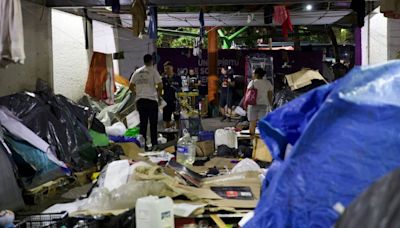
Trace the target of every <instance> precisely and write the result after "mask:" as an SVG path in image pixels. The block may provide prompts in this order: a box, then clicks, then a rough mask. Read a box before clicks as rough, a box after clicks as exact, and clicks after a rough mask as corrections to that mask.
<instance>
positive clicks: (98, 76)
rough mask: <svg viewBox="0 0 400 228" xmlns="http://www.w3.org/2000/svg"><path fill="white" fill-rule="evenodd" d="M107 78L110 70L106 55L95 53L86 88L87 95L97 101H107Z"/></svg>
mask: <svg viewBox="0 0 400 228" xmlns="http://www.w3.org/2000/svg"><path fill="white" fill-rule="evenodd" d="M107 78H108V70H107V56H106V54H103V53H99V52H93V55H92V61H91V62H90V68H89V73H88V78H87V81H86V86H85V93H87V94H88V95H89V96H91V97H93V98H95V99H97V100H106V99H107V98H108V96H107V91H106V85H105V83H106V81H107ZM114 90H115V88H114Z"/></svg>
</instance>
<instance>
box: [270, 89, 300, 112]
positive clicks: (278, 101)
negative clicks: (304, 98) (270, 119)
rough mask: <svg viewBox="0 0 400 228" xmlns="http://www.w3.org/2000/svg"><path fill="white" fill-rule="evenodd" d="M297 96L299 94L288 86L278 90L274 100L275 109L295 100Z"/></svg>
mask: <svg viewBox="0 0 400 228" xmlns="http://www.w3.org/2000/svg"><path fill="white" fill-rule="evenodd" d="M296 97H297V94H296V93H295V92H293V91H292V90H290V88H288V87H286V88H283V89H282V90H280V91H278V92H277V93H276V94H275V97H274V101H273V105H272V107H273V109H276V108H279V107H281V106H282V105H284V104H286V103H288V102H289V101H291V100H294V99H295V98H296Z"/></svg>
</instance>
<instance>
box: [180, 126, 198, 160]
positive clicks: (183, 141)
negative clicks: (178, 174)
mask: <svg viewBox="0 0 400 228" xmlns="http://www.w3.org/2000/svg"><path fill="white" fill-rule="evenodd" d="M177 147H178V149H177V151H176V161H177V162H178V163H181V164H182V165H185V166H191V165H192V164H193V162H194V156H193V152H192V151H193V146H192V139H191V138H190V134H189V132H188V131H187V130H186V129H184V130H183V136H182V138H180V139H179V140H178V146H177Z"/></svg>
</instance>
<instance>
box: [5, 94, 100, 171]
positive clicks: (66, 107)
mask: <svg viewBox="0 0 400 228" xmlns="http://www.w3.org/2000/svg"><path fill="white" fill-rule="evenodd" d="M0 105H3V106H5V107H7V108H8V109H9V110H10V111H12V112H13V113H14V114H15V115H16V116H17V117H18V118H20V119H21V120H22V123H23V124H24V125H25V126H27V127H28V128H29V129H31V130H32V131H33V132H35V133H36V134H37V135H38V136H39V137H41V138H42V139H43V140H45V141H46V142H47V143H49V144H50V146H51V147H52V149H53V150H54V151H56V154H57V157H58V158H59V159H60V160H62V161H64V162H66V163H67V164H69V166H70V167H72V168H73V169H74V170H82V169H84V168H88V167H91V166H93V165H94V164H90V163H88V162H87V161H85V160H84V159H82V158H81V154H82V153H93V152H94V153H95V151H94V149H93V148H91V137H90V135H89V132H88V130H87V128H86V126H85V122H84V119H85V118H86V117H84V116H85V115H87V114H84V113H83V112H82V111H80V112H78V111H77V110H79V109H78V108H74V107H73V106H72V104H71V103H70V102H69V101H68V100H67V99H66V98H65V97H63V96H61V95H57V96H53V95H51V94H49V93H43V92H42V93H40V95H39V94H35V93H28V92H26V93H17V94H13V95H9V96H5V97H1V98H0ZM81 121H83V122H81Z"/></svg>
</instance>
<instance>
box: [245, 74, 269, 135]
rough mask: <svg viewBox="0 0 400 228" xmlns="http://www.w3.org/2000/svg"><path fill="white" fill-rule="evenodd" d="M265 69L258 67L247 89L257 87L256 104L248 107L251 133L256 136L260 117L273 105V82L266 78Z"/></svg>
mask: <svg viewBox="0 0 400 228" xmlns="http://www.w3.org/2000/svg"><path fill="white" fill-rule="evenodd" d="M264 75H265V71H264V70H263V69H262V68H257V69H256V70H255V71H254V73H253V79H252V80H251V81H250V82H249V84H248V85H247V89H251V88H255V89H257V99H256V105H249V106H248V107H247V118H248V119H249V121H250V129H249V130H250V135H251V136H252V137H254V135H255V132H256V126H257V122H258V120H259V119H261V118H263V117H264V116H265V115H266V114H267V113H268V112H269V111H270V110H271V107H272V93H273V92H272V91H273V89H274V88H273V86H272V84H271V82H269V81H268V80H267V79H265V78H264Z"/></svg>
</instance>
